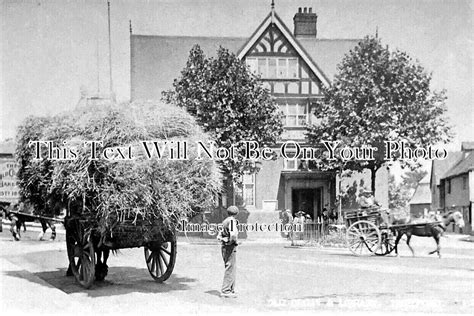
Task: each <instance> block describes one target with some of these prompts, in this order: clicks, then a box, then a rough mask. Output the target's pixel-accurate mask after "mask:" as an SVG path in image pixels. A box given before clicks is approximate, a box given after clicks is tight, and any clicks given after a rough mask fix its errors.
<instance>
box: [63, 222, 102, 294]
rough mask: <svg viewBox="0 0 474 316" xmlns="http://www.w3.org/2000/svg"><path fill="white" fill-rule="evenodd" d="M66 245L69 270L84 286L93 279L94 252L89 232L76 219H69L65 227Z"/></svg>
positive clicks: (90, 284) (89, 285)
mask: <svg viewBox="0 0 474 316" xmlns="http://www.w3.org/2000/svg"><path fill="white" fill-rule="evenodd" d="M66 246H67V254H68V258H69V264H70V267H71V271H72V273H73V274H74V277H75V278H76V281H77V282H78V283H79V284H80V285H82V286H83V287H84V288H86V289H88V288H90V287H91V286H92V283H93V282H94V279H95V263H96V258H95V252H94V245H93V243H92V238H91V232H90V231H85V229H84V227H83V225H82V224H81V223H80V222H79V221H78V220H70V221H69V223H68V225H67V229H66Z"/></svg>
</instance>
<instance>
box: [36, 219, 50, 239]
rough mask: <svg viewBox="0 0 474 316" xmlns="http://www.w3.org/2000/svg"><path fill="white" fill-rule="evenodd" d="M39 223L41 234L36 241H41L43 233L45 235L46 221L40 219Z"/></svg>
mask: <svg viewBox="0 0 474 316" xmlns="http://www.w3.org/2000/svg"><path fill="white" fill-rule="evenodd" d="M40 223H41V232H40V233H39V235H38V240H43V237H44V233H46V230H47V229H48V226H46V221H45V220H44V219H40Z"/></svg>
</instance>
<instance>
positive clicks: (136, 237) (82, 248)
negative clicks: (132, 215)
mask: <svg viewBox="0 0 474 316" xmlns="http://www.w3.org/2000/svg"><path fill="white" fill-rule="evenodd" d="M64 227H65V229H66V245H67V254H68V259H69V264H70V270H71V272H72V274H73V275H74V277H75V279H76V281H77V282H78V283H79V284H81V285H82V286H83V287H85V288H89V287H90V286H91V285H92V284H93V282H94V280H96V278H97V279H99V277H97V274H96V264H97V261H98V260H100V255H101V253H104V252H107V256H108V253H109V251H110V250H117V249H125V248H137V247H143V248H144V254H145V262H146V265H147V268H148V271H149V273H150V275H151V276H152V278H153V279H154V280H155V281H157V282H163V281H165V280H167V279H168V278H169V277H170V276H171V273H172V272H173V268H174V265H175V262H176V234H175V232H174V231H173V230H172V229H166V228H164V227H165V226H164V224H163V222H162V221H159V220H155V221H152V222H150V221H144V220H140V219H126V220H122V221H120V222H118V223H117V224H116V225H115V227H113V228H111V229H108V230H107V231H105V232H104V231H103V228H100V227H101V226H100V225H99V222H98V221H97V220H95V218H94V217H93V216H87V214H81V215H80V216H77V215H72V214H70V213H69V212H68V214H67V216H66V218H65V219H64ZM106 274H107V272H105V274H103V275H102V276H101V277H100V279H103V278H105V276H106Z"/></svg>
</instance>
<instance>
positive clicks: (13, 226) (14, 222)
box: [10, 218, 20, 241]
mask: <svg viewBox="0 0 474 316" xmlns="http://www.w3.org/2000/svg"><path fill="white" fill-rule="evenodd" d="M17 221H18V220H17V219H16V218H13V219H12V221H11V223H10V233H12V236H13V238H14V239H15V240H17V241H18V240H20V238H19V237H18V235H17V233H16V227H17Z"/></svg>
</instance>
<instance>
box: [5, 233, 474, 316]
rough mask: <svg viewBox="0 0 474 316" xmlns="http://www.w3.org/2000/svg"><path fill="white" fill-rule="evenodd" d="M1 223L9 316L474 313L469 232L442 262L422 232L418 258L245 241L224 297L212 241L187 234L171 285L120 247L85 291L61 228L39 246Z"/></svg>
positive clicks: (455, 239) (445, 249)
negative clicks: (233, 290)
mask: <svg viewBox="0 0 474 316" xmlns="http://www.w3.org/2000/svg"><path fill="white" fill-rule="evenodd" d="M3 228H4V229H3V232H2V233H0V248H1V255H0V268H1V269H0V270H1V288H0V289H1V290H0V291H1V292H0V306H2V311H4V312H7V313H8V315H11V314H21V315H23V314H26V313H28V314H30V315H31V314H34V315H42V314H48V315H51V314H53V315H56V314H58V315H59V314H64V313H67V314H69V315H76V314H77V315H79V314H81V315H84V314H88V313H91V314H93V315H95V314H98V313H100V314H101V315H103V314H117V313H119V314H139V313H151V312H153V313H163V312H164V313H180V314H217V313H219V314H222V313H226V314H229V313H230V314H233V313H242V312H246V313H247V312H251V313H268V312H271V313H276V314H287V313H288V312H292V314H294V313H296V314H299V313H300V314H305V313H309V312H314V311H317V312H318V314H322V315H325V314H327V315H339V314H348V313H349V314H355V315H356V314H360V315H362V314H363V315H371V314H374V315H375V314H377V315H380V313H382V312H383V313H384V314H385V315H391V314H442V315H445V314H469V315H471V314H472V310H473V307H474V304H473V302H474V289H473V284H474V273H473V272H474V267H473V265H472V262H473V260H474V243H471V242H466V241H464V239H466V238H467V236H461V235H448V236H446V237H443V238H442V253H443V258H442V259H438V258H437V257H435V256H429V255H427V253H428V251H429V250H432V249H433V248H434V241H433V240H432V239H430V238H421V237H418V238H416V237H413V238H412V242H411V244H412V246H413V247H414V248H415V251H416V257H414V258H413V257H412V256H411V253H410V252H409V250H408V248H407V247H406V245H404V244H402V243H401V245H400V246H399V250H400V256H399V257H395V256H386V257H354V256H352V255H351V254H350V253H349V252H348V250H346V249H341V248H320V247H289V243H287V242H286V241H283V240H249V241H243V243H242V245H240V246H239V249H238V253H237V255H238V257H237V260H238V272H237V273H238V276H237V291H238V297H237V298H236V299H225V298H221V297H219V289H220V285H221V282H222V275H223V264H222V259H221V255H220V249H219V246H218V244H216V243H215V242H213V241H212V240H205V241H204V242H203V241H202V240H193V239H186V238H181V239H180V240H179V242H178V258H177V262H176V267H175V269H174V272H173V275H172V276H171V277H170V279H169V280H168V281H166V282H165V283H163V284H158V283H156V282H154V281H153V280H152V279H151V277H150V276H149V275H148V271H147V269H146V265H145V262H144V257H143V250H142V249H140V248H134V249H124V250H120V251H119V253H117V254H116V255H114V256H111V258H110V259H109V262H108V264H109V275H108V276H107V278H106V280H105V281H103V282H96V283H95V284H94V285H93V287H92V288H91V289H89V290H86V289H83V288H82V287H80V286H79V285H78V284H77V283H76V282H75V280H74V278H72V277H66V276H65V272H66V268H67V264H68V262H67V256H66V247H65V242H64V235H63V234H61V233H59V234H58V238H57V240H56V241H42V242H40V241H37V240H36V237H37V234H38V233H37V232H38V231H39V228H38V227H34V226H31V227H27V232H26V233H22V237H23V238H22V240H21V241H19V242H15V241H13V239H12V238H11V235H10V233H9V231H8V227H7V226H4V227H3ZM48 236H49V235H48V234H46V236H45V237H48ZM198 242H200V243H198Z"/></svg>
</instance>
